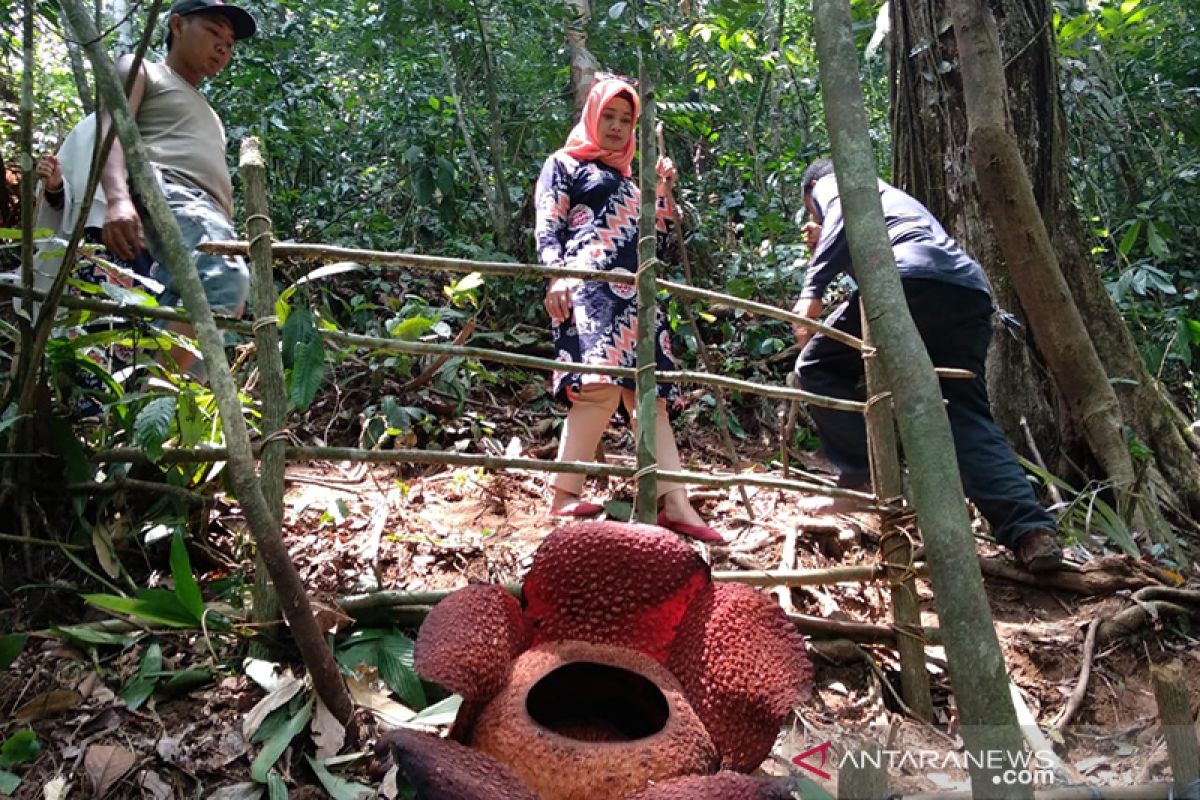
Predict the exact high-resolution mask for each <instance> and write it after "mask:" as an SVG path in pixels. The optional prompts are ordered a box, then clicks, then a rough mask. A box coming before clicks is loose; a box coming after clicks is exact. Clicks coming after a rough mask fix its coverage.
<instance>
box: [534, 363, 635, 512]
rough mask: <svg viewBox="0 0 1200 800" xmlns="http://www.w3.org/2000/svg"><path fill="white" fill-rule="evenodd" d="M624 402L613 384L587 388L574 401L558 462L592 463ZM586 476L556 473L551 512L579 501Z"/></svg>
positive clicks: (563, 434)
mask: <svg viewBox="0 0 1200 800" xmlns="http://www.w3.org/2000/svg"><path fill="white" fill-rule="evenodd" d="M620 400H621V388H620V387H619V386H616V385H615V384H611V383H593V384H587V385H585V386H584V387H583V388H582V389H581V390H580V391H579V392H577V393H575V394H574V395H573V396H572V398H571V410H570V411H569V412H567V419H566V421H565V422H564V423H563V430H562V435H561V436H560V437H559V441H558V460H559V461H593V460H595V456H596V445H597V444H599V443H600V437H601V436H602V435H603V434H604V429H605V428H607V427H608V422H609V420H610V419H612V415H613V412H614V411H616V410H617V404H618V403H619V402H620ZM586 480H587V476H586V475H582V474H579V473H574V472H557V473H555V474H554V476H553V477H552V478H551V479H550V485H551V487H552V488H553V490H554V496H553V498H552V499H551V501H550V510H551V511H552V512H554V511H562V510H564V509H566V508H567V506H569V505H571V504H572V503H574V502H576V501H578V500H579V495H580V493H581V492H582V491H583V484H584V482H585V481H586Z"/></svg>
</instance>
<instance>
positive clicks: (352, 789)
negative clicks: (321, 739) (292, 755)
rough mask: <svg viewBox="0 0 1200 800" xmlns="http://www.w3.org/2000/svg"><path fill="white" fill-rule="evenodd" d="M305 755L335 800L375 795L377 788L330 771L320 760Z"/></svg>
mask: <svg viewBox="0 0 1200 800" xmlns="http://www.w3.org/2000/svg"><path fill="white" fill-rule="evenodd" d="M304 757H305V758H306V759H307V760H308V765H309V766H310V767H312V771H313V772H314V773H315V774H316V776H317V780H319V781H320V782H321V785H322V786H324V787H325V791H327V792H329V796H330V797H332V798H333V800H360V798H364V797H374V796H375V790H374V789H372V788H370V787H368V786H363V785H362V784H361V783H354V782H353V781H348V780H346V779H345V778H339V777H338V776H336V775H334V774H333V773H332V772H330V771H329V768H328V767H326V766H325V765H324V764H323V763H321V762H320V761H317V760H316V759H315V758H313V757H312V756H310V755H308V754H307V753H305V755H304Z"/></svg>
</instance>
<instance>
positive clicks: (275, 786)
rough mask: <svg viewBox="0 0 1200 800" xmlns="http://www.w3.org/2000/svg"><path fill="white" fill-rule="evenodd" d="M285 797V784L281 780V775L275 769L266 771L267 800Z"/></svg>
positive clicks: (277, 799) (286, 796)
mask: <svg viewBox="0 0 1200 800" xmlns="http://www.w3.org/2000/svg"><path fill="white" fill-rule="evenodd" d="M287 798H288V790H287V784H286V783H284V782H283V776H282V775H280V774H279V773H278V772H276V771H275V770H271V771H270V772H268V773H267V800H287Z"/></svg>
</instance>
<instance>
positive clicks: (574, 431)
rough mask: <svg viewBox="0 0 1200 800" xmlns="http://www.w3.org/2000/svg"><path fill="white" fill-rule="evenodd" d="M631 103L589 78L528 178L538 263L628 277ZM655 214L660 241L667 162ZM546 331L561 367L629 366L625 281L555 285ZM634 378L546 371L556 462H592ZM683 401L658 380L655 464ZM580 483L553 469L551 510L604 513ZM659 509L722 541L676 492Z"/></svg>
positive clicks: (661, 354)
mask: <svg viewBox="0 0 1200 800" xmlns="http://www.w3.org/2000/svg"><path fill="white" fill-rule="evenodd" d="M639 109H640V102H639V99H638V96H637V92H636V91H635V90H634V88H633V86H631V85H630V84H628V83H627V82H625V81H623V80H621V79H619V78H599V79H598V80H597V81H596V83H595V84H593V86H592V89H591V91H590V93H589V94H588V98H587V102H586V103H585V104H584V108H583V116H582V118H581V119H580V121H579V123H578V124H577V125H576V126H575V127H574V129H573V130H572V131H571V134H570V136H568V137H567V143H566V145H564V146H563V147H562V148H561V149H559V150H557V151H555V152H554V153H552V154H551V155H550V157H549V158H547V159H546V163H545V165H544V166H543V167H542V173H541V176H540V177H539V178H538V182H537V190H536V193H535V201H536V205H537V228H536V231H535V236H536V237H537V249H538V259H539V260H540V261H541V263H543V264H546V265H550V266H570V267H578V268H583V269H594V270H605V271H610V272H628V273H634V272H636V271H637V263H638V257H637V239H638V216H639V214H640V205H641V193H640V191H639V190H638V185H637V183H636V182H635V181H633V180H632V179H631V175H632V169H631V165H632V163H633V155H634V150H635V146H636V144H635V138H634V127H635V125H636V122H637V118H638V112H639ZM657 172H658V186H657V195H658V219H657V225H656V228H657V231H658V233H659V243H660V245H661V244H662V243H663V242H665V240H666V237H665V233H666V231H667V229H668V224H669V213H668V212H669V210H670V209H669V206H668V204H669V203H670V197H671V191H670V189H671V186H672V184H673V183H674V181H675V174H676V173H675V167H674V165H673V164H672V163H671V161H670V159H667V158H662V157H660V158H659V161H658V166H657ZM544 305H545V308H546V311H547V313H549V315H550V320H551V323H552V329H553V333H554V347H555V350H556V351H557V352H558V360H559V361H562V362H564V363H566V364H602V365H606V366H621V367H632V366H636V364H637V354H636V348H637V292H636V290H635V289H634V287H633V286H632V285H628V284H619V283H607V282H603V281H583V280H580V279H577V278H555V279H552V280H551V281H549V285H548V288H547V290H546V299H545V302H544ZM655 342H656V351H657V359H656V360H657V368H658V369H660V370H670V369H674V368H675V360H674V358H672V356H671V343H670V336H669V331H668V328H667V325H666V317H665V315H664V314H663V312H662V309H661V308H660V309H658V319H657V324H656V326H655ZM633 389H634V381H633V379H631V378H614V377H611V376H608V375H595V374H581V373H578V372H572V371H570V369H569V367H567V368H564V369H563V370H561V371H556V372H555V373H554V395H555V397H557V398H559V399H562V400H565V401H566V402H568V403H569V404H570V406H571V410H570V412H569V413H568V414H567V420H566V423H565V425H564V426H563V432H562V436H561V440H560V443H559V449H558V460H559V461H591V460H592V459H593V457H594V455H595V452H596V445H597V444H598V443H599V441H600V436H601V435H602V434H603V433H604V429H605V428H606V427H607V425H608V423H609V420H610V419H611V418H612V415H613V413H614V412H615V411H616V410H617V408H618V406H619V405H620V404H621V403H622V402H623V403H624V405H625V408H626V410H627V411H628V413H629V416H630V418H632V417H633V413H634V407H635V402H634V393H633ZM668 404H670V405H671V406H673V407H678V406H679V405H681V396H680V392H679V387H678V386H675V385H674V384H663V383H660V384H659V385H658V402H657V407H658V413H657V419H656V425H657V427H656V439H655V441H656V442H657V448H658V452H657V458H658V466H659V468H660V469H664V470H678V469H680V461H679V451H678V449H677V448H676V446H675V435H674V432H673V431H672V430H671V423H670V420H669V418H668V416H667V406H668ZM584 480H585V476H583V475H575V474H567V473H558V474H556V475H555V476H554V478H553V480H552V482H551V483H552V486H553V489H554V497H553V499H552V501H551V508H550V513H551V514H552V515H554V516H561V517H588V516H594V515H596V514H599V513H600V512H601V511H603V506H601V505H598V504H596V503H591V502H587V501H583V500H581V499H580V492H581V491H582V490H583V484H584ZM658 492H659V502H660V504H661V505H662V511H661V513H660V514H659V516H658V523H659V525H662V526H663V527H665V528H669V529H671V530H673V531H675V532H676V533H681V534H684V535H686V536H691V537H693V538H696V539H700V540H702V541H709V542H721V541H723V539H722V538H721V535H720V534H719V533H717V532H716V531H714V530H713V529H712V528H710V527H708V526H707V525H705V524H704V521H703V520H702V519H701V518H700V516H699V515H698V514H697V513H696V511H695V509H693V508H692V506H691V504H690V503H689V502H688V499H687V492H686V490H685V489H684V487H683V486H681V485H679V484H675V483H670V482H668V481H659V482H658Z"/></svg>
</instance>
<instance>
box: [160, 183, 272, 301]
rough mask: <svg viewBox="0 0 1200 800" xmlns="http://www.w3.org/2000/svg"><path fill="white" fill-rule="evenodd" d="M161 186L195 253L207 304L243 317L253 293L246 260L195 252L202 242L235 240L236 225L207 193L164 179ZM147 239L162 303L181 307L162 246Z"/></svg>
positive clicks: (187, 245) (184, 237)
mask: <svg viewBox="0 0 1200 800" xmlns="http://www.w3.org/2000/svg"><path fill="white" fill-rule="evenodd" d="M160 186H161V187H162V190H163V196H164V197H166V199H167V204H168V205H169V206H170V207H171V212H172V213H173V214H174V215H175V221H176V222H177V223H179V230H180V232H181V233H182V234H183V245H184V247H185V248H186V249H188V250H190V251H191V252H192V261H193V262H194V263H195V265H196V272H197V274H199V276H200V283H201V285H202V286H203V287H204V295H205V297H207V298H208V304H209V305H210V306H211V307H212V310H213V311H216V312H220V313H225V314H240V313H241V311H242V307H243V306H244V305H245V303H246V297H247V296H248V295H249V293H250V272H249V270H248V269H247V268H246V262H245V260H244V259H242V257H241V256H214V255H208V254H206V253H200V252H197V251H196V245H198V244H200V243H201V242H212V241H231V240H233V239H236V238H237V236H236V235H235V234H234V230H233V224H232V223H231V222H230V221H229V219H228V218H226V216H225V212H224V211H223V210H222V209H221V207H220V206H219V205H217V203H216V201H215V200H213V199H212V197H211V196H210V195H209V194H208V193H207V192H205V191H203V190H201V189H195V188H192V187H191V186H184V185H182V184H178V183H173V182H171V181H169V180H167V179H165V178H164V179H163V180H162V181H161V182H160ZM143 219H145V215H144V214H143ZM148 239H150V241H148V242H147V244H148V249H149V250H150V253H151V255H152V256H153V257H154V265H153V266H152V267H151V269H150V277H151V278H153V279H154V280H156V281H158V282H159V283H161V284H162V285H163V287H164V289H163V293H162V295H161V296H160V297H159V303H161V304H162V305H179V293H178V292H176V291H175V289H174V287H173V286H172V282H171V275H170V273H169V272H168V271H167V268H166V267H165V266H163V264H162V263H161V258H160V254H159V252H158V251H159V245H158V243H157V242H154V241H153V239H154V237H153V236H149V237H148Z"/></svg>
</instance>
